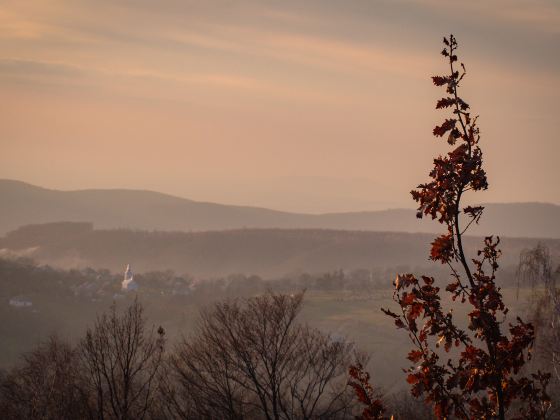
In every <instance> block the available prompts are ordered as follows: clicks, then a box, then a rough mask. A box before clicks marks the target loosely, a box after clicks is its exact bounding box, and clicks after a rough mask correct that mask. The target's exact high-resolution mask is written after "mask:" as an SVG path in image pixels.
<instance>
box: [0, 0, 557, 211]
mask: <svg viewBox="0 0 560 420" xmlns="http://www.w3.org/2000/svg"><path fill="white" fill-rule="evenodd" d="M450 32H453V33H454V34H455V35H456V37H457V38H458V41H459V44H460V50H459V55H460V59H461V60H462V61H464V62H465V64H466V66H467V72H468V74H467V76H466V78H465V79H464V81H463V84H462V87H461V94H462V96H463V98H464V99H465V100H466V101H467V102H469V103H470V104H471V107H472V109H473V112H474V113H476V114H479V115H480V117H479V125H480V128H481V132H482V142H481V147H482V149H483V151H484V157H485V165H486V170H487V172H488V176H489V182H490V189H489V190H488V191H487V192H484V193H480V194H478V196H476V197H472V200H474V201H476V202H524V201H541V202H552V203H560V188H559V187H558V182H559V181H560V165H559V164H558V157H559V156H560V142H559V140H560V139H559V136H558V133H559V132H560V118H559V113H560V2H559V1H557V0H548V1H545V0H492V1H489V0H470V1H463V2H456V1H436V0H339V1H334V0H320V1H319V0H306V1H301V0H284V1H281V2H279V1H264V0H261V1H256V0H238V1H233V0H215V1H214V0H204V1H203V0H199V1H192V0H159V1H151V0H135V1H132V0H129V1H126V0H123V1H114V0H112V1H109V0H92V1H89V0H59V1H49V0H29V1H21V0H16V1H11V0H0V91H1V92H2V101H1V102H0V178H8V179H17V180H21V181H25V182H29V183H32V184H36V185H40V186H43V187H47V188H55V189H64V190H71V189H85V188H134V189H150V190H156V191H161V192H165V193H170V194H174V195H178V196H182V197H187V198H191V199H195V200H201V201H213V202H221V203H229V204H246V205H255V206H261V207H270V208H275V209H280V210H286V211H299V212H314V213H320V212H332V211H360V210H375V209H382V208H390V207H413V206H414V203H413V201H412V200H411V198H410V195H409V193H408V192H409V191H410V190H411V189H412V188H414V187H415V186H416V185H418V184H419V183H421V182H424V181H426V180H427V176H428V172H429V170H430V168H431V165H432V163H431V162H432V159H433V157H434V156H435V155H437V154H440V153H445V152H446V145H445V144H444V143H445V142H442V141H441V140H439V141H438V140H437V139H435V138H434V137H432V135H431V130H432V128H433V126H434V125H436V124H437V123H439V122H440V121H441V120H442V119H443V118H445V116H446V114H445V113H444V112H441V111H436V110H435V109H434V106H435V101H436V100H437V99H438V98H439V97H440V96H441V94H442V93H443V92H442V91H441V90H439V89H437V88H436V87H434V86H433V85H432V83H431V79H430V76H431V75H433V74H439V73H445V71H446V69H447V68H446V64H445V62H444V61H443V59H442V57H441V56H440V55H439V51H440V50H441V48H442V44H441V41H442V37H443V36H444V35H446V34H449V33H450Z"/></svg>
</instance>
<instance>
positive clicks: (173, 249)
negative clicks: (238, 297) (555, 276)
mask: <svg viewBox="0 0 560 420" xmlns="http://www.w3.org/2000/svg"><path fill="white" fill-rule="evenodd" d="M432 240H433V235H431V234H424V233H416V234H413V233H402V232H367V231H343V230H319V229H241V230H228V231H211V232H148V231H130V230H124V229H115V230H96V229H93V226H92V225H91V224H90V223H53V224H44V225H31V226H25V227H23V228H20V229H18V230H16V231H13V232H10V233H9V234H8V235H6V236H5V237H4V238H0V250H1V252H0V256H1V255H10V254H12V255H25V256H29V257H31V258H33V259H35V260H37V261H38V262H40V263H47V264H52V265H54V266H58V267H63V268H84V267H94V268H108V269H110V270H112V271H116V272H120V271H122V270H123V269H124V267H125V266H126V264H128V263H130V264H132V265H133V267H134V268H135V270H137V271H152V270H167V269H171V270H174V271H175V272H177V273H189V274H192V275H195V276H198V277H212V276H225V275H228V274H232V273H245V274H257V275H260V276H264V277H274V276H283V275H287V274H291V273H301V272H309V273H317V272H326V271H330V270H337V269H345V270H352V269H358V268H367V269H370V268H376V269H386V268H390V267H396V266H402V269H401V270H400V271H409V270H411V269H413V268H414V267H425V266H428V265H429V266H434V265H437V266H439V264H434V263H433V262H431V261H429V260H428V249H429V243H430V242H431V241H432ZM539 241H542V242H544V244H546V245H547V246H548V247H549V248H550V250H551V252H552V255H555V256H556V255H560V240H558V239H545V240H539V239H529V238H503V240H502V243H501V249H502V250H503V258H502V259H501V264H502V266H504V267H506V266H512V265H515V264H517V261H518V258H519V253H520V251H521V250H523V249H526V248H530V247H533V246H535V244H536V243H537V242H539ZM481 243H482V239H481V238H478V237H466V238H465V247H466V249H467V250H468V252H469V255H473V256H474V255H475V252H476V249H478V248H479V247H480V246H481ZM404 265H406V267H405V266H404Z"/></svg>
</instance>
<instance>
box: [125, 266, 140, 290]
mask: <svg viewBox="0 0 560 420" xmlns="http://www.w3.org/2000/svg"><path fill="white" fill-rule="evenodd" d="M122 290H124V291H125V292H130V291H132V290H138V283H136V282H135V281H134V274H132V269H131V268H130V264H127V266H126V271H125V272H124V279H123V281H122Z"/></svg>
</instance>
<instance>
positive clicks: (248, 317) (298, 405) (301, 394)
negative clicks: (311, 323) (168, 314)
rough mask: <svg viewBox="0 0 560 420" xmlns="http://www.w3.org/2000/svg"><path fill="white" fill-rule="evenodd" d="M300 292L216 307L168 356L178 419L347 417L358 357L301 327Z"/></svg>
mask: <svg viewBox="0 0 560 420" xmlns="http://www.w3.org/2000/svg"><path fill="white" fill-rule="evenodd" d="M302 299H303V294H296V295H277V294H272V293H267V294H265V295H262V296H259V297H253V298H250V299H247V300H245V301H244V302H243V303H240V302H239V301H238V300H235V301H226V302H222V303H218V304H216V305H215V306H214V308H213V310H211V311H207V312H204V313H203V314H202V318H201V322H200V324H199V326H198V330H197V332H196V334H195V336H194V337H193V338H192V339H191V340H186V339H185V340H184V341H183V342H182V343H181V344H180V345H179V346H178V347H177V349H176V352H175V353H174V355H173V356H172V357H171V361H170V363H171V369H170V373H171V377H172V378H173V381H174V382H175V383H176V384H177V385H176V394H175V395H174V398H173V400H174V401H173V403H174V407H175V410H174V412H175V414H176V415H177V416H178V417H180V418H192V417H193V414H195V413H197V414H198V415H199V416H201V417H204V418H229V419H241V418H266V419H294V418H298V419H309V418H344V417H345V416H347V415H348V414H349V413H350V411H351V410H350V405H351V401H352V397H353V396H352V392H351V390H350V389H349V388H348V385H347V376H346V372H347V369H348V367H349V366H350V365H351V364H352V363H355V362H356V358H358V359H360V358H361V359H362V360H363V356H361V355H359V354H358V353H357V352H355V351H354V348H353V345H352V344H350V343H348V342H346V341H345V340H335V339H333V337H331V336H329V335H325V334H322V333H321V332H319V331H318V330H316V329H313V328H310V327H308V326H307V325H304V324H301V323H298V322H297V320H296V318H297V315H298V313H299V311H300V309H301V304H302Z"/></svg>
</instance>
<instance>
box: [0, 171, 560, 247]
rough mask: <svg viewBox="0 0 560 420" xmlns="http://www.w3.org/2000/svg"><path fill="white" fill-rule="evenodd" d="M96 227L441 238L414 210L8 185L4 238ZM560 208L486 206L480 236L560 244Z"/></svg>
mask: <svg viewBox="0 0 560 420" xmlns="http://www.w3.org/2000/svg"><path fill="white" fill-rule="evenodd" d="M62 221H70V222H91V223H93V224H94V226H95V228H97V229H115V228H126V229H139V230H163V231H209V230H212V231H214V230H229V229H243V228H282V229H339V230H365V231H394V232H411V233H417V232H423V233H428V232H429V233H433V232H438V231H441V226H439V225H437V224H436V223H434V222H432V221H429V220H421V221H420V220H418V219H416V217H415V211H414V210H413V209H391V210H383V211H365V212H350V213H327V214H300V213H288V212H281V211H275V210H270V209H264V208H258V207H249V206H232V205H223V204H216V203H206V202H197V201H192V200H188V199H185V198H179V197H174V196H171V195H166V194H161V193H157V192H153V191H141V190H80V191H58V190H50V189H45V188H41V187H37V186H34V185H30V184H26V183H24V182H20V181H12V180H0V235H4V234H6V233H7V232H9V231H11V230H14V229H17V228H18V227H20V226H24V225H28V224H38V223H50V222H62ZM559 221H560V206H558V205H554V204H546V203H504V204H495V203H493V204H486V212H485V214H484V216H483V219H482V222H481V224H480V225H478V226H474V227H473V229H472V230H470V231H469V233H470V234H472V235H486V234H498V235H502V236H509V237H532V238H560V223H559Z"/></svg>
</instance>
